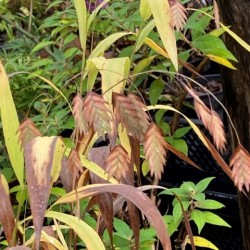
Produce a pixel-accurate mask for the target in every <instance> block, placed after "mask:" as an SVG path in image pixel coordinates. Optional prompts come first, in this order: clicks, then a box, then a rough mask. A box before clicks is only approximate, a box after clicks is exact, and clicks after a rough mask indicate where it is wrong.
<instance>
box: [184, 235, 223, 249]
mask: <svg viewBox="0 0 250 250" xmlns="http://www.w3.org/2000/svg"><path fill="white" fill-rule="evenodd" d="M193 239H194V245H195V246H197V247H203V248H204V247H205V248H210V249H213V250H219V248H218V247H216V246H215V245H214V244H213V243H212V242H210V241H209V240H207V239H205V238H203V237H200V236H194V237H193ZM187 243H189V244H191V242H190V239H188V241H187Z"/></svg>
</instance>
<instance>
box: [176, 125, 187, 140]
mask: <svg viewBox="0 0 250 250" xmlns="http://www.w3.org/2000/svg"><path fill="white" fill-rule="evenodd" d="M190 129H191V127H190V126H188V127H183V128H178V129H177V130H176V131H175V132H174V135H173V136H174V138H176V139H179V138H182V137H183V136H184V135H185V134H187V133H188V131H189V130H190Z"/></svg>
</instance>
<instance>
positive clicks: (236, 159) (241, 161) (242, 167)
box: [229, 144, 250, 192]
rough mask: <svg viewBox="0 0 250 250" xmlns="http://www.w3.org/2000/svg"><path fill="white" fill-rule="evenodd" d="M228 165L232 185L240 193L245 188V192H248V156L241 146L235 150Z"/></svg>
mask: <svg viewBox="0 0 250 250" xmlns="http://www.w3.org/2000/svg"><path fill="white" fill-rule="evenodd" d="M229 165H230V167H232V177H233V180H234V184H235V185H236V186H237V187H238V189H239V190H240V191H242V190H243V187H244V186H245V188H246V190H247V191H248V192H249V186H250V154H249V152H248V151H247V150H246V149H245V148H244V147H243V146H242V145H241V144H239V145H238V146H237V148H236V149H235V151H234V153H233V155H232V158H231V160H230V164H229Z"/></svg>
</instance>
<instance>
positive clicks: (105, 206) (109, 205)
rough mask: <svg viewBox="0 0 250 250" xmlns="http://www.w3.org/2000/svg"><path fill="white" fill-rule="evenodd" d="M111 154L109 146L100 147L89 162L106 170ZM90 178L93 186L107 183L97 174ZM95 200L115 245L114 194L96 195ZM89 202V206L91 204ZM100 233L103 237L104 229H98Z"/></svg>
mask: <svg viewBox="0 0 250 250" xmlns="http://www.w3.org/2000/svg"><path fill="white" fill-rule="evenodd" d="M109 154H110V147H109V146H104V147H99V148H92V149H91V150H90V151H89V155H88V157H89V160H91V161H93V162H95V163H96V164H98V165H99V166H100V167H101V168H102V169H104V170H105V161H106V159H107V157H108V155H109ZM90 178H91V182H92V183H93V184H96V183H107V181H106V180H104V179H102V178H100V177H99V176H97V175H96V174H94V173H92V172H90ZM93 198H94V201H96V203H97V204H98V206H99V208H100V211H101V214H102V218H103V221H104V223H105V227H106V228H107V231H108V233H109V237H110V240H111V243H112V245H113V199H112V194H111V193H103V194H98V195H95V196H93V197H92V198H91V201H92V199H93ZM91 201H90V202H89V204H90V203H91ZM98 229H99V230H98V233H99V234H100V235H101V234H102V233H103V230H104V228H103V227H101V228H100V227H99V228H98Z"/></svg>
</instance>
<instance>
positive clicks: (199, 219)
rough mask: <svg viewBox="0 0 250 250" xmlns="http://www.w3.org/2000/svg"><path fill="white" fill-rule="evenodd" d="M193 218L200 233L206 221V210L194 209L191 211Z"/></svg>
mask: <svg viewBox="0 0 250 250" xmlns="http://www.w3.org/2000/svg"><path fill="white" fill-rule="evenodd" d="M191 219H192V220H193V221H194V223H195V224H196V226H197V228H198V233H199V234H200V233H201V230H202V228H203V227H204V225H205V223H206V216H205V214H204V212H202V211H200V210H197V209H194V210H193V211H192V213H191Z"/></svg>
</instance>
